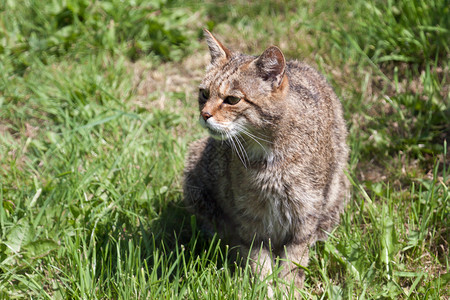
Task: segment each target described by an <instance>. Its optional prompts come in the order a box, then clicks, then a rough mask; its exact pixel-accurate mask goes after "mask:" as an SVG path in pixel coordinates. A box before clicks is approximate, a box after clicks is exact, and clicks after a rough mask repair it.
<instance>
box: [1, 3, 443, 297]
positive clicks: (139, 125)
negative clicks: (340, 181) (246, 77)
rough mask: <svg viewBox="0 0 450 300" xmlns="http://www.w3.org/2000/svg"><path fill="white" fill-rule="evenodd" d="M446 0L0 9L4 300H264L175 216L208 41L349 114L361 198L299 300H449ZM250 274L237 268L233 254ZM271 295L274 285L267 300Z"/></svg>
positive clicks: (355, 190) (182, 214)
mask: <svg viewBox="0 0 450 300" xmlns="http://www.w3.org/2000/svg"><path fill="white" fill-rule="evenodd" d="M449 15H450V7H449V6H448V2H447V1H445V0H430V1H420V0H411V1H409V0H387V1H381V0H380V1H378V0H343V1H325V0H315V1H306V0H296V1H281V0H280V1H265V0H263V1H259V2H255V3H254V4H248V3H247V2H246V1H240V0H233V1H207V2H204V3H198V2H192V1H187V2H186V1H178V0H152V1H144V0H133V1H120V0H105V1H88V0H65V1H63V0H54V1H39V0H17V1H15V0H3V1H1V2H0V298H1V299H24V298H29V299H47V298H49V299H178V298H180V299H265V295H266V292H267V281H270V280H275V281H277V280H278V279H277V277H276V274H275V275H274V277H273V278H272V277H269V278H266V279H265V280H264V281H259V280H256V279H255V278H254V277H252V275H251V272H250V270H249V268H248V267H246V266H245V264H244V265H237V264H236V263H235V262H234V261H233V260H232V259H230V258H229V257H230V255H229V251H230V250H231V249H229V248H228V246H227V245H226V244H225V243H224V242H222V241H220V239H219V238H217V237H214V238H210V237H209V236H207V235H205V234H203V233H202V232H201V231H200V230H199V228H198V226H197V222H196V220H195V218H194V217H192V216H190V215H189V214H188V213H187V212H186V211H185V210H184V209H183V205H182V198H183V195H182V190H181V185H182V182H181V180H182V178H181V175H182V171H183V165H184V158H185V154H186V150H187V147H188V145H189V143H190V142H192V141H194V140H195V139H197V138H200V137H202V136H205V135H206V134H207V133H206V132H205V131H204V130H203V129H201V128H200V126H199V125H198V124H197V123H198V122H197V118H198V111H197V99H196V98H197V86H198V84H199V82H200V80H201V78H202V74H203V71H204V68H205V66H206V65H207V63H208V61H209V54H208V51H207V46H206V44H205V43H204V41H203V38H202V28H203V27H205V28H208V29H209V30H211V31H212V32H213V33H214V34H215V35H217V36H218V37H219V38H220V39H221V40H222V41H223V42H224V44H226V45H227V46H229V47H230V48H232V49H235V50H239V51H242V52H245V53H249V54H255V55H258V54H260V53H262V51H263V50H264V49H265V48H266V47H268V46H270V45H278V46H279V47H280V48H281V49H282V50H283V52H284V53H285V55H286V56H287V57H288V58H291V59H300V60H304V61H306V62H308V63H310V64H311V65H313V66H315V67H316V68H317V69H319V70H320V71H321V72H322V73H323V74H324V75H325V76H326V77H327V78H328V80H329V81H330V83H331V84H332V85H333V87H334V89H335V91H336V93H337V94H338V96H339V97H340V99H341V100H342V103H343V106H344V110H345V119H346V121H347V125H348V128H349V138H348V144H349V145H350V147H351V156H350V159H349V168H348V176H349V178H350V180H351V182H352V196H351V200H350V201H349V203H348V204H347V207H346V210H345V213H344V214H343V215H342V217H341V225H340V226H339V227H337V228H336V230H335V231H333V232H332V233H330V237H329V239H328V240H327V241H326V242H319V243H317V244H316V245H315V246H313V247H312V251H311V253H310V264H309V266H308V268H307V269H306V270H305V272H306V282H305V288H304V290H303V291H302V294H303V296H304V298H305V299H409V298H411V299H448V298H450V273H449V269H450V261H449V257H450V253H449V242H450V217H449V216H450V194H449V189H448V188H449V185H450V171H449V169H450V163H449V162H450V147H449V145H448V142H449V141H448V139H449V132H450V96H449V95H450V90H449V86H450V84H449V61H450V59H449V58H450V55H449V53H450V18H449V17H448V16H449ZM244 259H246V258H244ZM275 293H276V295H275V298H280V299H282V297H283V296H282V290H277V289H276V290H275Z"/></svg>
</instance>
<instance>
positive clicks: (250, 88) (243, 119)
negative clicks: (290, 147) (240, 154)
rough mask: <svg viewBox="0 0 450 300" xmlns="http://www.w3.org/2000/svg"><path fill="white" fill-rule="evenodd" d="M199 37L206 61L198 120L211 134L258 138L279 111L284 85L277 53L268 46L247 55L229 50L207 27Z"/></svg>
mask: <svg viewBox="0 0 450 300" xmlns="http://www.w3.org/2000/svg"><path fill="white" fill-rule="evenodd" d="M205 38H206V41H207V43H208V47H209V50H210V54H211V62H210V65H209V66H208V67H207V69H206V75H205V78H204V79H203V81H202V83H201V84H200V86H199V96H198V100H199V108H200V123H201V124H202V126H204V127H205V128H207V129H208V131H209V133H210V134H211V136H212V137H214V138H216V139H221V140H226V139H233V138H235V137H238V138H240V139H244V140H245V141H250V142H251V141H252V140H253V141H254V142H261V140H258V137H260V136H261V133H264V134H265V133H269V132H270V128H272V127H273V126H274V123H275V122H276V120H277V119H278V118H279V117H280V116H281V115H282V114H283V112H282V111H280V109H279V108H280V105H279V103H280V102H281V101H283V99H284V97H285V94H286V93H287V90H288V88H289V84H288V80H287V77H286V75H285V69H286V61H285V58H284V55H283V53H282V52H281V50H280V49H278V48H277V47H275V46H271V47H269V48H268V49H266V50H265V51H264V52H263V53H262V54H261V55H260V56H258V57H255V56H249V55H244V54H240V53H237V52H233V51H231V50H229V49H228V48H226V47H225V46H224V45H223V44H222V43H221V42H219V41H218V40H217V39H216V38H215V37H214V36H213V35H212V34H211V33H210V32H209V31H208V30H205ZM255 140H256V141H255Z"/></svg>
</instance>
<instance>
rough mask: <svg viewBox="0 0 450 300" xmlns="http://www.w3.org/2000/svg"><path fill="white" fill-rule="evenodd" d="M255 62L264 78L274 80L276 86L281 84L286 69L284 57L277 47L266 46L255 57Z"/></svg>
mask: <svg viewBox="0 0 450 300" xmlns="http://www.w3.org/2000/svg"><path fill="white" fill-rule="evenodd" d="M255 63H256V66H257V68H258V69H259V71H260V75H261V76H262V77H263V78H264V80H269V81H272V82H274V83H275V86H276V88H278V87H279V86H280V85H281V83H282V81H283V78H284V73H285V70H286V59H285V58H284V55H283V52H281V50H280V49H279V48H278V47H276V46H271V47H269V48H267V49H266V51H264V52H263V54H261V55H260V56H259V57H258V58H257V59H256V61H255Z"/></svg>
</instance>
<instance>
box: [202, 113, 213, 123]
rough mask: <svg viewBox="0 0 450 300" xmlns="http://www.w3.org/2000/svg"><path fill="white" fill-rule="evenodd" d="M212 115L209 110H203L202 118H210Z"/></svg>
mask: <svg viewBox="0 0 450 300" xmlns="http://www.w3.org/2000/svg"><path fill="white" fill-rule="evenodd" d="M211 117H212V115H211V114H210V113H209V112H207V111H202V118H203V120H205V121H206V120H208V119H209V118H211Z"/></svg>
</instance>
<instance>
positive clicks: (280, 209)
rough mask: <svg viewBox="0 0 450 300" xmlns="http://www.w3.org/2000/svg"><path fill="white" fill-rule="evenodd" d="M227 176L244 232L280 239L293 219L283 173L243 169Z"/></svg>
mask: <svg viewBox="0 0 450 300" xmlns="http://www.w3.org/2000/svg"><path fill="white" fill-rule="evenodd" d="M231 180H232V182H231V186H232V189H233V194H234V197H233V198H234V205H233V206H234V207H233V209H234V210H235V212H234V213H235V214H238V216H237V217H238V218H240V220H242V223H241V224H242V226H244V227H247V228H246V232H247V234H249V235H254V234H256V235H257V236H259V237H261V238H263V239H268V238H270V239H271V240H272V243H274V244H280V243H283V241H284V240H285V239H286V238H287V237H288V236H289V235H290V234H291V230H292V222H293V220H292V207H291V205H290V201H289V197H288V191H287V186H286V180H285V176H284V174H283V173H282V172H281V171H279V170H276V169H265V170H245V171H243V172H239V173H236V174H234V176H231ZM239 214H240V215H239Z"/></svg>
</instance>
